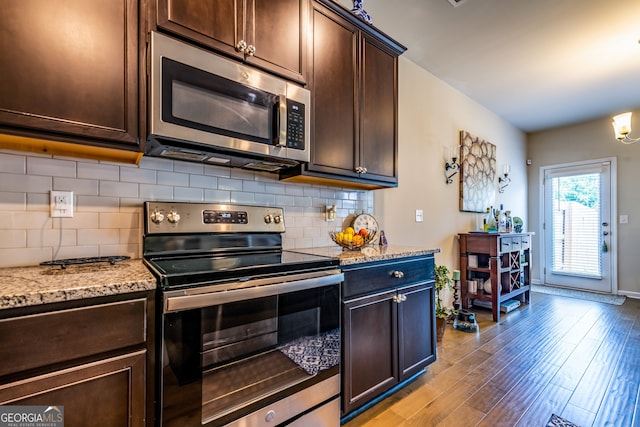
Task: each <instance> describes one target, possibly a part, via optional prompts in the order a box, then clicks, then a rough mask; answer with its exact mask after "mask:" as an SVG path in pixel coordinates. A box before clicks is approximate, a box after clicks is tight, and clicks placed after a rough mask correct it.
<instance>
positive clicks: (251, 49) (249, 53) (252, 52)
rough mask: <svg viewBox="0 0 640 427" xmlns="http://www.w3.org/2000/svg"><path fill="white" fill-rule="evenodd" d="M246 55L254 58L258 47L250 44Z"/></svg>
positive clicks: (245, 51)
mask: <svg viewBox="0 0 640 427" xmlns="http://www.w3.org/2000/svg"><path fill="white" fill-rule="evenodd" d="M244 53H245V54H246V55H247V56H253V55H255V53H256V47H255V46H254V45H252V44H250V45H249V46H247V47H246V49H245V50H244Z"/></svg>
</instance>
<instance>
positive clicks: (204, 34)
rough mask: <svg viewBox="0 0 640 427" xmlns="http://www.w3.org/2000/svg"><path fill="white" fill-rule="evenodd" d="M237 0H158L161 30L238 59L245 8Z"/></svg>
mask: <svg viewBox="0 0 640 427" xmlns="http://www.w3.org/2000/svg"><path fill="white" fill-rule="evenodd" d="M244 4H245V2H244V1H237V0H158V3H157V11H158V12H157V13H158V18H157V21H158V22H157V23H158V27H160V28H163V29H165V30H168V31H171V32H174V33H176V34H180V35H182V36H184V37H187V38H189V39H191V40H194V41H197V42H199V43H202V44H204V45H207V46H210V47H212V48H214V49H217V50H219V51H221V52H225V53H226V54H229V55H232V56H235V57H237V58H241V59H242V58H244V53H243V52H238V51H237V49H236V44H237V43H238V42H239V41H240V40H242V39H243V34H244V32H245V28H244V24H245V20H244V14H245V10H244V9H243V6H244Z"/></svg>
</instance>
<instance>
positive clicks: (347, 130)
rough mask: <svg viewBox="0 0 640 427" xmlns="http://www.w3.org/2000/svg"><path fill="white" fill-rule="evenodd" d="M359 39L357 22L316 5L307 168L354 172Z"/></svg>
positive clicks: (353, 173)
mask: <svg viewBox="0 0 640 427" xmlns="http://www.w3.org/2000/svg"><path fill="white" fill-rule="evenodd" d="M357 39H358V31H357V29H356V28H355V27H353V26H351V25H350V24H349V23H347V22H346V21H344V20H342V19H341V18H339V17H337V16H334V15H331V14H329V13H328V12H326V11H325V10H324V9H317V8H314V10H313V41H312V45H313V48H312V49H313V53H312V64H313V65H312V76H311V85H312V88H313V91H312V94H311V103H312V110H311V115H312V120H311V123H312V124H311V141H312V143H311V144H312V145H311V162H310V163H309V166H308V169H309V170H310V171H315V172H323V173H330V174H337V175H343V176H351V177H357V176H358V175H357V173H356V172H355V171H354V167H355V161H356V145H355V144H356V137H357V134H356V117H357V115H356V111H357V108H358V105H357V103H356V99H357V90H358V82H357V68H356V67H357V61H356V54H357Z"/></svg>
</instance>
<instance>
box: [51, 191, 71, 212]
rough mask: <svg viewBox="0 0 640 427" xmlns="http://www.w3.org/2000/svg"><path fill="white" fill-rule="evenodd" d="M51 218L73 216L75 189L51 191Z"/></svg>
mask: <svg viewBox="0 0 640 427" xmlns="http://www.w3.org/2000/svg"><path fill="white" fill-rule="evenodd" d="M50 207H51V218H73V191H51V199H50Z"/></svg>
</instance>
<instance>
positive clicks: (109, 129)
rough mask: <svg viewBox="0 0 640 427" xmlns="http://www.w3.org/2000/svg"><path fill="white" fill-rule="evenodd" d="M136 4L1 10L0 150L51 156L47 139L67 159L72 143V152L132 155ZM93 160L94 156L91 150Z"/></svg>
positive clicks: (36, 2) (97, 1) (70, 0)
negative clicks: (114, 151)
mask: <svg viewBox="0 0 640 427" xmlns="http://www.w3.org/2000/svg"><path fill="white" fill-rule="evenodd" d="M138 5H139V3H138V0H92V1H86V0H67V1H64V2H57V1H49V0H30V1H26V2H20V1H15V2H6V3H4V4H3V5H2V13H1V14H0V28H2V31H0V63H1V64H2V78H0V134H2V137H1V138H0V147H4V148H14V147H19V148H21V149H30V150H31V151H46V152H49V153H53V154H55V153H56V149H55V147H54V146H55V143H52V142H50V141H58V143H59V144H58V146H60V147H66V148H65V150H66V151H64V150H63V152H64V154H68V155H73V154H74V153H73V152H74V151H75V150H74V149H73V148H69V147H73V146H74V145H75V146H77V147H78V151H79V152H81V151H83V150H85V151H86V147H88V146H93V147H94V148H95V147H104V148H105V149H107V150H108V148H106V147H116V148H118V149H121V148H124V149H126V150H131V151H134V152H139V146H138V145H139V129H140V126H139V99H140V96H139V81H140V75H139V67H138V63H139V56H138V52H139V50H138V49H139V46H138V40H139V27H138V17H139V9H138ZM34 141H35V142H34ZM37 141H40V142H37ZM47 141H49V142H47ZM69 143H71V144H69ZM73 143H79V144H73ZM113 143H115V144H113ZM29 144H32V145H33V146H31V147H27V146H28V145H29ZM36 146H37V147H36ZM47 147H49V148H47ZM89 151H90V150H89ZM118 151H120V150H118ZM133 154H136V153H133ZM92 155H93V156H95V157H100V153H99V152H98V151H94V152H93V154H91V153H89V154H88V156H89V157H91V156H92Z"/></svg>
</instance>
